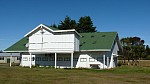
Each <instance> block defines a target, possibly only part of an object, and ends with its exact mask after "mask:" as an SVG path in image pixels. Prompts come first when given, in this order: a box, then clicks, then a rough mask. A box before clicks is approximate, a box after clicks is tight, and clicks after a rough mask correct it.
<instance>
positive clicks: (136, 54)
mask: <svg viewBox="0 0 150 84" xmlns="http://www.w3.org/2000/svg"><path fill="white" fill-rule="evenodd" d="M120 42H121V44H122V47H123V53H122V55H123V56H122V57H123V59H124V63H125V60H128V65H130V64H131V63H132V65H138V64H139V62H140V60H141V59H150V48H149V46H148V45H144V43H145V41H144V40H142V39H141V38H140V37H127V38H122V39H121V40H120ZM130 60H132V62H130Z"/></svg>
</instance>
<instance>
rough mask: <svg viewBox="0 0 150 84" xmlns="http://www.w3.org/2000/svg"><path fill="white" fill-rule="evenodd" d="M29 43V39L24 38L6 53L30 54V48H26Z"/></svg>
mask: <svg viewBox="0 0 150 84" xmlns="http://www.w3.org/2000/svg"><path fill="white" fill-rule="evenodd" d="M27 43H28V37H24V38H22V39H21V40H19V41H18V42H16V43H15V44H13V45H12V46H10V47H9V48H7V49H6V50H4V51H7V52H28V48H27V47H26V44H27Z"/></svg>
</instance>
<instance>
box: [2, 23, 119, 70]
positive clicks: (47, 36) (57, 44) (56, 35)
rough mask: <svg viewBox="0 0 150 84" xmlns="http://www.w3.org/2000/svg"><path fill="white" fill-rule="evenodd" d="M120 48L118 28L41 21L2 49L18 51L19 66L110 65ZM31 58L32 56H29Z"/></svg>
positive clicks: (112, 63) (104, 66)
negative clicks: (86, 29) (82, 29)
mask: <svg viewBox="0 0 150 84" xmlns="http://www.w3.org/2000/svg"><path fill="white" fill-rule="evenodd" d="M118 51H122V47H121V45H120V42H119V38H118V33H117V32H95V33H78V32H77V31H76V30H74V29H70V30H57V29H55V28H51V27H48V26H46V25H43V24H40V25H39V26H37V27H36V28H34V29H33V30H32V31H30V32H29V33H27V34H26V35H25V36H24V38H22V39H21V40H20V41H18V42H16V43H15V44H13V45H12V46H10V47H9V48H7V49H6V50H5V51H4V52H8V53H12V52H17V53H18V52H19V53H21V57H22V58H21V63H20V66H29V67H30V68H31V66H36V65H38V66H54V67H55V68H80V67H81V68H92V67H94V68H100V69H104V68H113V67H116V65H117V56H118ZM30 59H31V60H30Z"/></svg>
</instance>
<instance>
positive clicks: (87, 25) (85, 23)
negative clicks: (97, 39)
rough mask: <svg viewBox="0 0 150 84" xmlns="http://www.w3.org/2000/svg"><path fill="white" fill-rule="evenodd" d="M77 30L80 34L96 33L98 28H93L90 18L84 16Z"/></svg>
mask: <svg viewBox="0 0 150 84" xmlns="http://www.w3.org/2000/svg"><path fill="white" fill-rule="evenodd" d="M76 30H77V31H78V32H80V33H87V32H96V27H94V26H93V22H92V20H91V18H90V16H84V17H80V19H79V21H78V24H77V28H76Z"/></svg>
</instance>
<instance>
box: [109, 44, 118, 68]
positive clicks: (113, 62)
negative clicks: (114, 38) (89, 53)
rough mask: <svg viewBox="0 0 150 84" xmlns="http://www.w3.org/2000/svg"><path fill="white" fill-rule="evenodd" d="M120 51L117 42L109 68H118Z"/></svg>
mask: <svg viewBox="0 0 150 84" xmlns="http://www.w3.org/2000/svg"><path fill="white" fill-rule="evenodd" d="M118 51H119V48H118V45H117V42H116V43H115V45H114V48H113V50H112V54H111V60H110V66H109V68H113V67H116V66H117V60H116V59H117V55H118ZM114 59H115V60H114Z"/></svg>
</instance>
